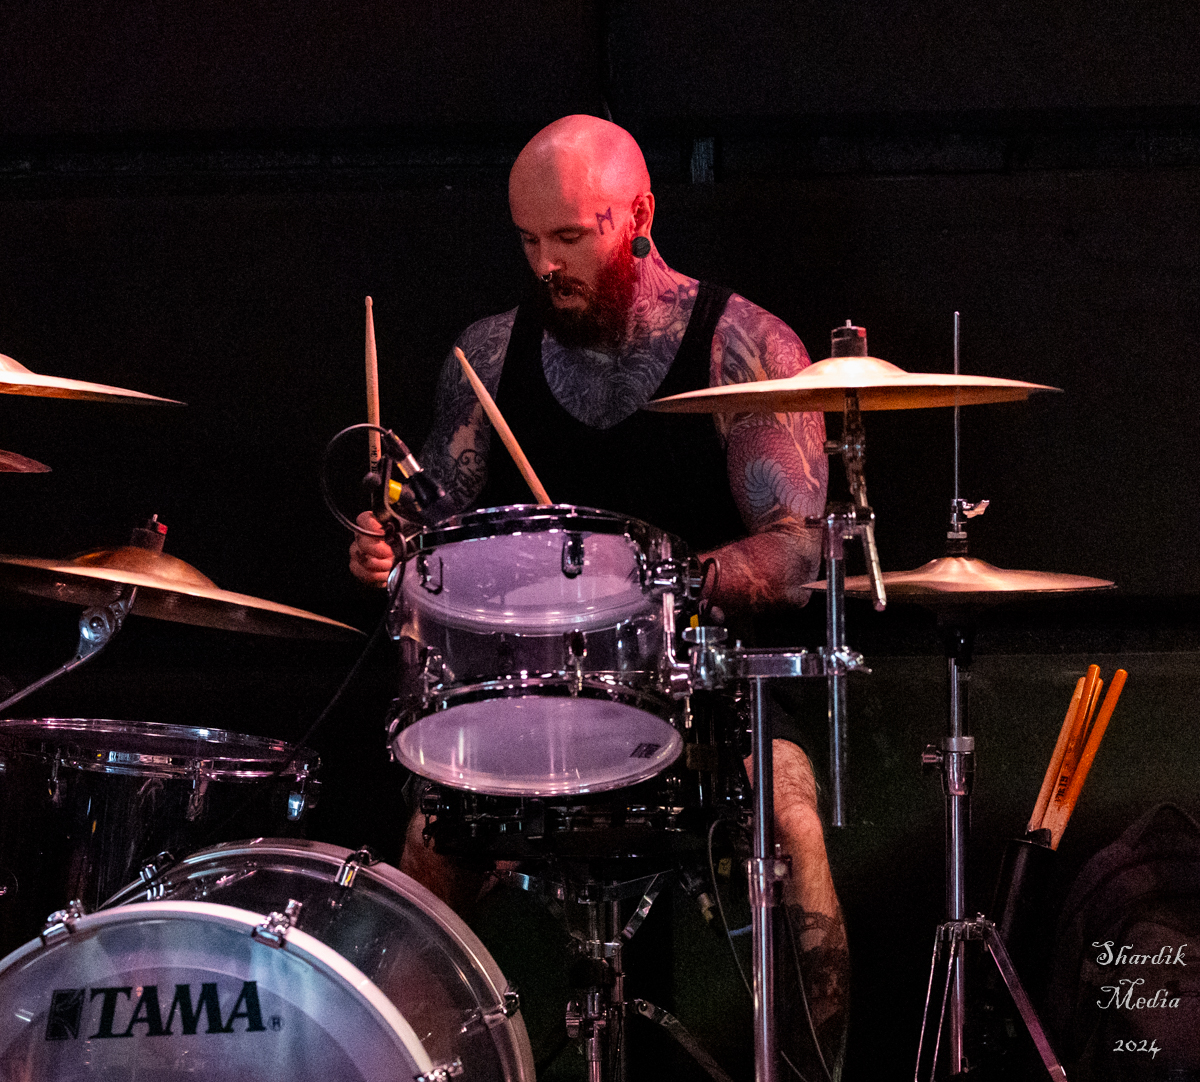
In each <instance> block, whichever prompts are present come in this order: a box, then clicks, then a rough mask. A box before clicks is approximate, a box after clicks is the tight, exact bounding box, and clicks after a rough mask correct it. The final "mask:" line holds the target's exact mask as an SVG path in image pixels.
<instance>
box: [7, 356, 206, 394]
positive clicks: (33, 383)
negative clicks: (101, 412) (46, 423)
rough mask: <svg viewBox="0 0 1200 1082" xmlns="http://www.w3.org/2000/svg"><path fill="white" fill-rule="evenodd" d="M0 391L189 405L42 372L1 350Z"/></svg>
mask: <svg viewBox="0 0 1200 1082" xmlns="http://www.w3.org/2000/svg"><path fill="white" fill-rule="evenodd" d="M0 394H25V395H35V396H37V397H39V398H86V399H89V400H91V401H93V402H146V403H149V402H158V403H162V404H164V405H169V406H186V405H187V403H186V402H179V401H177V400H176V399H174V398H159V397H157V396H156V395H152V394H143V393H142V392H141V391H127V390H125V388H124V387H109V386H108V385H107V384H104V383H85V382H84V381H83V380H79V379H64V378H63V377H61V376H39V375H38V374H37V373H36V372H30V371H29V369H28V368H26V367H25V366H24V365H23V364H20V363H19V362H17V361H14V360H13V359H12V358H11V357H6V356H5V355H4V354H3V353H0Z"/></svg>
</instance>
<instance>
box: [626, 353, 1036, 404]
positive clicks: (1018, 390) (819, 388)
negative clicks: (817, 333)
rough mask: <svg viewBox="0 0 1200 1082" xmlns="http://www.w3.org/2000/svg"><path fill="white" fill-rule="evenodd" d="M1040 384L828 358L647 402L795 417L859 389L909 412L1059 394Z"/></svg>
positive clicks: (861, 398)
mask: <svg viewBox="0 0 1200 1082" xmlns="http://www.w3.org/2000/svg"><path fill="white" fill-rule="evenodd" d="M1058 389H1059V388H1057V387H1047V386H1045V385H1044V384H1041V383H1024V382H1022V381H1021V380H1016V379H999V378H996V377H992V376H961V375H960V376H956V375H954V374H953V373H952V372H905V371H904V369H903V368H897V367H896V365H894V364H889V363H888V362H887V361H881V360H880V359H879V358H878V357H830V358H829V359H828V360H824V361H817V362H816V364H810V365H809V366H808V367H807V368H806V369H804V371H803V372H800V373H798V374H797V375H795V376H788V377H786V378H785V379H764V380H758V381H756V382H754V383H731V384H727V385H725V386H723V387H706V388H704V389H702V390H699V391H685V392H684V393H683V394H675V395H670V396H669V397H667V398H658V399H655V400H654V401H653V402H650V403H649V404H648V405H647V406H646V408H647V409H651V410H657V411H659V412H663V413H799V412H801V411H804V410H824V411H840V410H841V409H842V408H843V406H844V405H845V398H846V391H847V390H855V391H858V407H859V409H863V410H911V409H928V408H930V407H934V406H977V405H982V404H984V403H987V402H1016V401H1020V400H1022V399H1025V398H1028V397H1029V396H1030V394H1032V393H1033V392H1034V391H1057V390H1058Z"/></svg>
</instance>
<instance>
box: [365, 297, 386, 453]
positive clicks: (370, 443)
mask: <svg viewBox="0 0 1200 1082" xmlns="http://www.w3.org/2000/svg"><path fill="white" fill-rule="evenodd" d="M367 424H370V425H375V429H377V428H378V427H379V358H378V357H376V355H375V317H374V315H373V306H372V304H371V298H370V297H368V298H367ZM375 429H371V430H370V431H368V432H367V453H368V460H369V461H370V464H371V469H374V468H375V467H376V466H378V465H379V460H380V459H381V458H382V457H383V448H382V447H381V446H380V442H379V433H378V432H377V431H376V430H375Z"/></svg>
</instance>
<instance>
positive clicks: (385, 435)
mask: <svg viewBox="0 0 1200 1082" xmlns="http://www.w3.org/2000/svg"><path fill="white" fill-rule="evenodd" d="M380 441H381V443H382V445H383V446H382V452H383V457H382V458H381V459H380V462H381V463H382V464H383V465H382V473H381V474H380V475H377V476H376V480H375V481H374V482H372V483H373V484H377V485H378V487H379V488H380V489H381V490H382V489H383V481H384V478H387V489H386V493H385V495H386V496H387V497H388V498H390V497H391V496H392V492H393V489H392V485H394V484H395V482H394V481H392V480H391V478H390V477H388V475H389V474H390V473H391V467H392V464H393V463H395V466H396V469H397V470H399V471H400V476H401V477H403V478H404V480H405V481H406V482H407V484H408V491H409V495H411V497H412V500H413V503H415V504H416V505H417V507H418V508H420V510H422V511H425V510H427V509H428V508H430V507H432V506H433V505H434V504H435V503H437V502H438V500H440V499H442V498H443V497H444V496H445V495H446V492H445V490H444V489H443V488H442V486H441V485H439V484H438V483H437V482H436V481H435V480H434V479H433V478H432V477H430V476H429V474H428V473H426V472H425V470H424V469H423V468H422V466H421V464H420V463H419V462H418V461H417V460H416V458H415V457H414V456H413V453H412V452H411V451H410V450H409V449H408V447H407V446H405V443H404V441H403V440H402V439H401V438H400V437H399V436H397V435H396V434H395V433H394V432H393V431H391V429H387V430H386V431H384V432H381V433H380ZM397 495H399V494H398V493H397Z"/></svg>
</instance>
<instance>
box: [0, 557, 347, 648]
mask: <svg viewBox="0 0 1200 1082" xmlns="http://www.w3.org/2000/svg"><path fill="white" fill-rule="evenodd" d="M125 586H136V587H137V588H138V590H137V594H136V596H135V597H134V601H133V608H132V610H131V612H132V613H134V614H136V615H139V616H152V617H154V618H155V619H158V620H170V621H172V622H173V623H179V624H196V625H198V626H199V627H215V628H220V629H222V630H225V631H248V632H251V633H253V634H257V635H277V636H281V637H283V638H293V639H345V638H348V637H351V636H357V635H361V634H362V633H361V632H360V631H358V630H357V629H356V628H353V627H350V626H349V625H348V624H342V623H339V622H338V621H337V620H330V619H328V618H327V617H325V616H317V615H316V614H315V613H311V612H305V611H304V610H303V609H293V608H290V607H289V606H287V605H278V604H276V603H275V602H274V601H263V600H262V599H260V598H257V597H250V596H249V595H247V594H235V593H230V592H229V591H228V590H222V589H220V588H218V586H217V584H216V583H215V582H213V581H212V579H210V578H208V577H206V576H205V575H202V574H201V573H200V572H199V571H197V570H196V569H195V568H194V567H192V566H191V564H188V563H185V562H184V561H183V560H179V559H176V558H175V557H174V556H168V555H167V554H166V553H163V552H154V551H152V550H150V549H145V548H138V547H136V546H133V545H126V546H123V547H121V548H115V549H97V550H95V551H94V552H86V553H83V554H82V555H80V556H75V557H73V558H72V559H69V560H36V559H30V558H27V557H24V556H0V588H4V589H7V590H11V591H16V592H19V593H23V594H32V595H33V596H35V597H43V598H49V599H50V600H53V601H65V602H67V603H68V604H72V605H82V606H85V607H90V606H94V605H107V604H110V603H111V602H113V601H115V600H116V599H117V598H118V597H119V596H120V594H121V590H122V589H123V588H124V587H125Z"/></svg>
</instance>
